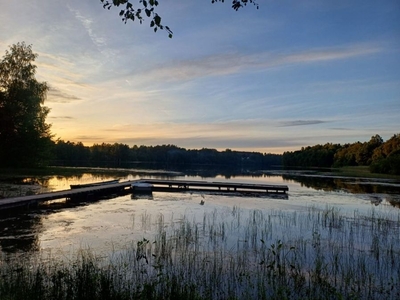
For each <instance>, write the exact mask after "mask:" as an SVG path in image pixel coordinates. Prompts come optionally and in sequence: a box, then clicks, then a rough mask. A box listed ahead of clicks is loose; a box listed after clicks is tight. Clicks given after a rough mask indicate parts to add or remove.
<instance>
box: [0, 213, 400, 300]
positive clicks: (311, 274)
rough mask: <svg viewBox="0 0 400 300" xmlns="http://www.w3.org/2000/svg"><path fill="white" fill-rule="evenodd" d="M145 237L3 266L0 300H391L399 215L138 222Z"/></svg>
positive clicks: (399, 276)
mask: <svg viewBox="0 0 400 300" xmlns="http://www.w3.org/2000/svg"><path fill="white" fill-rule="evenodd" d="M140 220H141V223H142V226H143V228H147V227H149V226H151V227H153V228H154V229H155V233H154V235H151V236H148V237H146V238H143V239H141V240H138V241H133V242H132V244H131V245H130V246H127V248H126V250H124V251H120V252H118V253H113V254H112V255H110V256H109V257H107V258H104V257H103V258H99V257H96V256H95V255H94V254H93V253H92V252H90V251H80V252H79V253H78V255H77V257H75V258H73V259H70V260H63V261H61V260H60V259H56V258H52V259H51V258H48V257H45V258H36V259H30V260H29V261H25V262H23V261H22V260H21V258H19V259H17V260H13V259H11V258H10V259H5V258H3V259H2V262H1V266H0V299H10V300H11V299H44V300H45V299H383V298H384V299H399V297H400V260H399V259H398V257H399V254H400V241H399V239H398V232H399V223H400V213H399V212H398V211H393V212H391V213H390V214H388V213H385V214H384V213H378V212H377V211H375V210H371V212H370V213H369V214H367V215H360V214H359V213H358V212H354V214H353V215H352V216H344V215H343V214H341V212H340V211H339V210H338V209H335V208H331V207H326V208H324V209H320V208H315V207H310V208H309V209H308V210H305V211H302V212H296V211H294V212H282V211H259V210H254V211H242V210H241V209H239V208H237V207H233V209H232V210H231V211H225V212H223V213H222V212H218V211H213V212H210V213H205V214H204V215H203V218H202V220H195V219H190V217H189V216H182V218H181V220H180V221H179V222H173V221H172V220H170V221H166V220H164V216H163V215H161V214H160V215H158V216H157V217H156V219H154V217H153V218H152V216H150V215H146V214H145V215H141V216H140Z"/></svg>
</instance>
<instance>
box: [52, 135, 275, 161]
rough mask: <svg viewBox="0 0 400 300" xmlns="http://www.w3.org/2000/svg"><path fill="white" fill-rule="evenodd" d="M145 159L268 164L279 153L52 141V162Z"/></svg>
mask: <svg viewBox="0 0 400 300" xmlns="http://www.w3.org/2000/svg"><path fill="white" fill-rule="evenodd" d="M129 163H148V164H157V165H167V166H193V165H210V166H224V167H270V166H275V165H281V164H282V155H279V154H265V153H264V154H263V153H260V152H243V151H233V150H231V149H226V150H225V151H218V150H216V149H207V148H203V149H199V150H197V149H185V148H181V147H178V146H176V145H159V146H144V145H142V146H137V145H134V146H132V147H130V146H128V145H126V144H120V143H114V144H109V143H102V144H94V145H93V146H84V145H83V144H82V143H81V142H78V143H75V142H70V141H67V142H66V141H63V140H58V141H56V142H55V143H54V145H53V159H52V164H55V165H67V166H93V165H98V166H100V165H111V166H126V165H127V164H129Z"/></svg>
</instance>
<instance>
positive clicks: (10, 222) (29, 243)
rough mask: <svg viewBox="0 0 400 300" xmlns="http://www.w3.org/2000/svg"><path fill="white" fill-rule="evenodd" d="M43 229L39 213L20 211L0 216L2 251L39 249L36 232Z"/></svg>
mask: <svg viewBox="0 0 400 300" xmlns="http://www.w3.org/2000/svg"><path fill="white" fill-rule="evenodd" d="M42 229H43V224H42V217H41V216H40V215H39V214H28V213H21V214H16V215H15V216H13V217H10V218H7V217H1V218H0V247H1V250H2V252H5V253H15V252H19V251H23V252H27V251H39V250H40V245H39V241H38V233H39V232H41V231H42Z"/></svg>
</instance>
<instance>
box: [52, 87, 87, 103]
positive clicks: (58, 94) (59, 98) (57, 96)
mask: <svg viewBox="0 0 400 300" xmlns="http://www.w3.org/2000/svg"><path fill="white" fill-rule="evenodd" d="M77 100H81V99H80V98H79V97H77V96H74V95H70V94H68V93H64V92H62V91H60V90H59V89H57V88H55V87H50V88H49V92H48V95H47V101H48V102H55V103H70V102H73V101H77Z"/></svg>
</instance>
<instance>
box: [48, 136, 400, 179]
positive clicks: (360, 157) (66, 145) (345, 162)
mask: <svg viewBox="0 0 400 300" xmlns="http://www.w3.org/2000/svg"><path fill="white" fill-rule="evenodd" d="M52 148H53V149H52V150H53V151H52V153H53V159H52V161H51V164H53V165H59V166H60V165H61V166H110V167H126V166H127V165H129V164H134V163H141V164H156V165H158V166H164V167H177V168H179V167H184V168H186V167H195V166H196V165H202V166H213V167H231V168H257V169H262V168H271V167H278V166H283V167H284V168H292V167H302V168H312V167H320V168H331V167H344V166H369V167H370V171H371V172H374V173H385V174H394V175H400V134H395V135H393V136H392V137H391V138H390V139H389V140H387V141H386V142H384V141H383V139H382V138H381V137H380V136H379V135H374V136H372V137H371V139H370V141H368V142H364V143H361V142H356V143H352V144H345V145H340V144H332V143H327V144H325V145H315V146H308V147H303V148H301V150H298V151H293V152H285V153H283V155H279V154H270V153H268V154H266V153H264V154H263V153H259V152H244V151H233V150H230V149H226V150H225V151H217V150H216V149H206V148H203V149H200V150H193V149H189V150H187V149H185V148H180V147H178V146H175V145H161V146H136V145H135V146H133V147H130V146H128V145H126V144H119V143H114V144H107V143H102V144H94V145H93V146H90V147H89V146H84V145H83V144H82V143H81V142H78V143H74V142H69V141H67V142H65V141H63V140H57V141H56V142H54V145H53V147H52Z"/></svg>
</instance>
